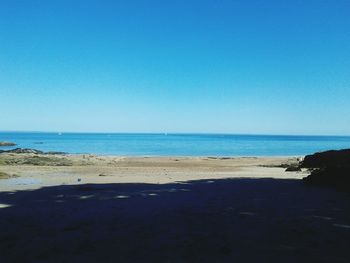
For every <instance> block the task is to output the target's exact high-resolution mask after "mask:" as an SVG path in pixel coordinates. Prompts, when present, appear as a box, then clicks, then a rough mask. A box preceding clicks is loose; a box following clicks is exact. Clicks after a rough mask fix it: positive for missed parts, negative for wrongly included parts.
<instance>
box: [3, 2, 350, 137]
mask: <svg viewBox="0 0 350 263" xmlns="http://www.w3.org/2000/svg"><path fill="white" fill-rule="evenodd" d="M349 14H350V1H347V0H344V1H341V0H338V1H331V0H329V1H322V0H318V1H312V0H310V1H297V0H293V1H266V0H265V1H262V0H261V1H243V0H242V1H234V0H232V1H214V0H212V1H204V0H201V1H190V0H186V1H181V0H177V1H160V0H159V1H152V0H147V1H146V0H145V1H142V0H139V1H132V0H128V1H104V0H99V1H97V0H96V1H88V0H85V1H78V0H76V1H65V0H60V1H44V0H43V1H34V0H33V1H29V0H28V1H16V0H2V1H1V2H0V130H21V131H26V130H31V131H33V130H35V131H91V132H98V131H100V132H205V133H206V132H214V133H250V134H258V133H263V134H335V135H350V103H349V98H350V15H349Z"/></svg>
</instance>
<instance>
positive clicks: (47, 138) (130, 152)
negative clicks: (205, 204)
mask: <svg viewBox="0 0 350 263" xmlns="http://www.w3.org/2000/svg"><path fill="white" fill-rule="evenodd" d="M0 141H10V142H15V143H17V146H15V147H1V148H0V150H8V149H13V148H17V147H20V148H31V149H37V150H42V151H59V152H66V153H71V154H99V155H120V156H214V157H215V156H218V157H219V156H221V157H222V156H304V155H307V154H312V153H315V152H319V151H325V150H337V149H345V148H350V136H294V135H239V134H177V133H64V132H62V133H60V132H50V133H44V132H0Z"/></svg>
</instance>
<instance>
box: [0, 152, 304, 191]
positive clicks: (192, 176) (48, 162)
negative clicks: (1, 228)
mask: <svg viewBox="0 0 350 263" xmlns="http://www.w3.org/2000/svg"><path fill="white" fill-rule="evenodd" d="M294 163H297V158H296V157H259V158H256V157H236V158H227V157H226V158H218V157H118V156H96V155H40V154H39V155H37V154H8V153H7V154H6V153H5V154H4V153H3V154H1V155H0V172H3V173H5V174H7V175H8V176H6V177H5V176H3V177H4V178H7V179H6V180H1V181H0V191H13V190H24V189H37V188H40V187H44V186H56V185H76V184H87V183H89V184H92V183H93V184H104V183H154V184H165V183H172V182H179V181H181V182H185V181H190V180H200V179H222V178H276V179H277V178H279V179H300V178H302V177H304V176H306V174H305V173H301V172H285V168H283V167H280V166H285V165H290V164H294Z"/></svg>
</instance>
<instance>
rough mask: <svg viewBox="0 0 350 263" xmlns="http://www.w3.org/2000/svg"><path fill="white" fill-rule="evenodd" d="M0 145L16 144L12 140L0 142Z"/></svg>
mask: <svg viewBox="0 0 350 263" xmlns="http://www.w3.org/2000/svg"><path fill="white" fill-rule="evenodd" d="M0 146H16V144H15V143H14V142H0Z"/></svg>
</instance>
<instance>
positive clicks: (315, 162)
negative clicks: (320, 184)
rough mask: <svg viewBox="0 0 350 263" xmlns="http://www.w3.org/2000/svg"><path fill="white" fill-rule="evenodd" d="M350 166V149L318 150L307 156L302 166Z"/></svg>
mask: <svg viewBox="0 0 350 263" xmlns="http://www.w3.org/2000/svg"><path fill="white" fill-rule="evenodd" d="M330 166H333V167H350V149H345V150H339V151H326V152H318V153H315V154H312V155H307V156H305V158H304V160H303V161H302V163H301V167H302V168H324V167H330Z"/></svg>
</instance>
